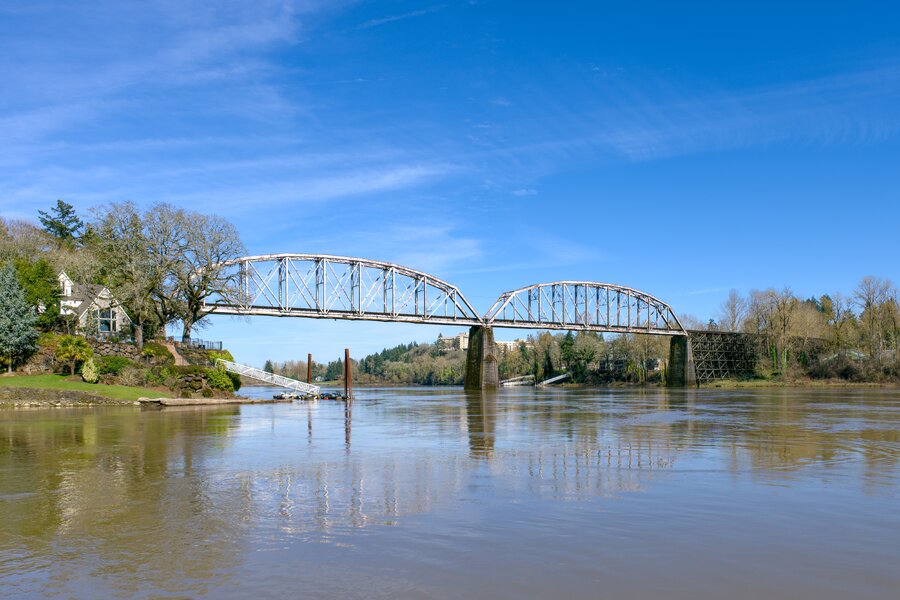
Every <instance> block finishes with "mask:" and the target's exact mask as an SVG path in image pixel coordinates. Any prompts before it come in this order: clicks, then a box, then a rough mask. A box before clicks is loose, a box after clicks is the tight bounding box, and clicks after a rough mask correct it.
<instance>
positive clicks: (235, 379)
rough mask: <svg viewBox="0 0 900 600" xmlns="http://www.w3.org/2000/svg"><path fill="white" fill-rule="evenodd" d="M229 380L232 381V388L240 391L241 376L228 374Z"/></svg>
mask: <svg viewBox="0 0 900 600" xmlns="http://www.w3.org/2000/svg"><path fill="white" fill-rule="evenodd" d="M227 375H228V378H229V379H230V380H231V387H232V388H234V391H235V392H236V391H238V390H239V389H241V376H240V375H238V374H237V373H230V372H228V373H227Z"/></svg>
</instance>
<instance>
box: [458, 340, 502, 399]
mask: <svg viewBox="0 0 900 600" xmlns="http://www.w3.org/2000/svg"><path fill="white" fill-rule="evenodd" d="M499 386H500V370H499V366H498V364H497V348H496V346H495V345H494V330H493V329H492V328H491V327H482V326H481V325H475V326H474V327H471V328H469V349H468V350H467V353H466V380H465V389H467V390H495V389H497V388H498V387H499Z"/></svg>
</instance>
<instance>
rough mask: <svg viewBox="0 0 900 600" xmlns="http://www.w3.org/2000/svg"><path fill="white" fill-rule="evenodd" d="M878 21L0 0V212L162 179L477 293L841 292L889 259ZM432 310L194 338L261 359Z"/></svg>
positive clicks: (892, 54)
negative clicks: (540, 286) (556, 288)
mask: <svg viewBox="0 0 900 600" xmlns="http://www.w3.org/2000/svg"><path fill="white" fill-rule="evenodd" d="M560 4H563V6H560ZM898 31H900V9H897V8H896V7H895V5H893V4H892V3H887V2H885V3H874V2H872V3H866V2H864V3H859V2H857V3H841V4H838V3H824V4H823V3H800V2H797V3H752V4H748V5H747V6H743V7H739V8H738V7H734V6H733V5H732V4H729V3H720V2H719V3H692V4H691V6H690V7H685V6H683V5H680V4H678V3H662V2H660V3H647V2H640V3H598V2H583V3H576V2H572V3H549V2H522V1H519V2H503V1H495V2H491V1H484V2H475V1H472V2H445V3H427V2H426V3H416V2H349V1H348V2H339V1H333V2H290V1H286V0H279V1H277V2H270V1H267V0H257V1H254V2H245V1H228V0H216V1H208V2H206V1H204V2H192V1H189V0H178V1H176V0H171V1H170V0H157V1H146V2H120V1H115V2H113V1H109V2H102V1H98V2H72V1H67V2H49V1H42V0H30V1H29V2H20V1H6V0H0V76H2V80H3V82H4V84H3V86H0V140H2V144H0V212H2V214H3V216H5V217H9V218H24V219H29V220H35V219H36V212H37V210H38V209H40V208H46V207H48V206H49V205H51V204H52V203H53V202H55V200H56V199H57V198H62V199H65V200H66V201H68V202H70V203H72V204H73V205H75V206H76V207H77V208H78V209H79V210H82V211H85V212H86V211H87V209H88V208H90V207H92V206H96V205H99V204H102V203H105V202H110V201H122V200H133V201H135V202H137V203H139V204H141V205H146V204H150V203H153V202H157V201H166V202H171V203H173V204H177V205H181V206H185V207H189V208H192V209H194V210H198V211H202V212H215V213H218V214H221V215H222V216H224V217H226V218H228V219H230V220H231V221H232V222H234V223H235V224H236V225H237V226H238V228H239V230H240V232H241V234H242V237H243V239H244V241H245V243H246V245H247V247H248V249H249V251H250V252H251V253H254V254H255V253H274V252H323V253H332V254H347V255H359V256H365V257H370V258H376V259H384V260H388V261H392V262H397V263H401V264H405V265H408V266H410V267H414V268H418V269H421V270H425V271H428V272H431V273H433V274H435V275H436V276H438V277H441V278H443V279H446V280H449V281H451V282H453V283H455V284H457V285H458V286H459V287H460V288H461V289H462V290H463V291H464V293H466V295H467V296H468V297H469V299H470V301H472V303H473V304H475V305H476V308H478V309H479V310H486V309H487V308H488V307H489V306H490V305H491V303H492V302H493V300H494V299H495V298H496V297H497V296H498V295H499V294H500V293H501V292H502V291H505V290H508V289H512V288H516V287H520V286H523V285H527V284H530V283H536V282H540V281H552V280H557V279H564V278H570V279H587V280H600V281H610V282H615V283H621V284H625V285H630V286H632V287H636V288H639V289H643V290H646V291H648V292H650V293H652V294H654V295H656V296H657V297H659V298H662V299H664V300H666V301H668V302H669V303H670V304H671V305H672V306H673V307H674V308H675V310H676V311H677V312H679V313H682V314H683V313H689V314H692V315H695V316H697V317H700V318H703V319H706V318H709V317H711V316H715V313H716V311H717V307H718V305H719V304H720V303H721V301H722V300H723V298H724V297H725V296H726V295H727V291H728V290H729V289H730V288H736V289H738V290H740V291H742V292H747V291H748V290H750V289H752V288H764V287H769V286H775V287H782V286H785V285H787V286H790V287H791V288H792V289H793V290H794V291H795V292H796V293H798V294H800V295H803V296H807V295H812V294H820V293H824V292H833V291H838V290H840V291H844V292H849V291H851V290H852V288H853V287H854V286H855V285H856V283H857V281H858V280H859V279H860V278H861V277H862V276H864V275H867V274H875V275H879V276H882V277H888V278H891V279H893V280H894V281H900V272H898V271H900V268H898V255H900V252H898V242H897V229H898V223H900V219H898V217H900V208H898V201H900V197H898V196H900V194H898V190H900V34H898ZM439 331H442V332H443V333H444V334H445V335H446V334H451V333H454V330H453V329H452V328H448V329H437V328H433V327H427V326H410V325H398V324H367V323H340V322H331V321H316V320H304V319H289V320H288V319H282V320H277V319H254V320H252V321H241V320H234V319H231V318H226V317H215V318H214V319H213V325H212V327H211V328H210V329H208V330H206V331H203V332H202V333H201V335H203V336H204V337H208V338H211V339H223V340H224V341H225V342H226V344H227V345H228V346H229V347H231V348H232V349H233V350H234V351H235V355H236V356H237V358H238V359H239V360H243V361H245V362H249V363H253V364H261V363H262V361H263V360H265V358H267V357H271V358H275V359H279V360H281V359H287V358H300V357H305V355H306V353H307V352H310V351H311V352H313V353H314V355H315V356H316V358H319V359H321V360H326V359H331V358H336V357H337V356H339V355H340V353H341V352H342V349H343V348H344V347H345V346H349V347H350V348H351V349H352V351H353V353H354V355H357V356H361V355H363V354H366V353H368V352H371V351H374V350H379V349H381V348H382V347H384V346H388V345H393V344H395V343H399V342H405V341H410V340H419V341H428V340H431V339H434V337H436V336H437V333H438V332H439ZM515 335H516V333H515V332H512V331H504V332H502V333H501V334H500V337H502V338H508V337H511V336H515Z"/></svg>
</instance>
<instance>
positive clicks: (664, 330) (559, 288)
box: [484, 281, 687, 335]
mask: <svg viewBox="0 0 900 600" xmlns="http://www.w3.org/2000/svg"><path fill="white" fill-rule="evenodd" d="M484 321H485V325H489V326H494V327H524V328H534V329H567V330H576V331H579V330H580V331H596V332H610V333H650V334H659V335H687V333H686V332H685V330H684V327H682V326H681V322H680V321H679V320H678V317H676V316H675V312H674V311H673V310H672V308H671V307H670V306H669V305H668V304H666V303H665V302H663V301H661V300H659V299H657V298H654V297H653V296H651V295H650V294H646V293H644V292H641V291H638V290H635V289H631V288H627V287H623V286H620V285H613V284H609V283H598V282H592V281H554V282H551V283H539V284H536V285H530V286H528V287H524V288H520V289H517V290H512V291H510V292H506V293H505V294H503V295H502V296H500V298H498V299H497V301H496V302H495V303H494V305H493V306H492V307H491V309H490V310H489V311H488V312H487V314H486V315H485V316H484Z"/></svg>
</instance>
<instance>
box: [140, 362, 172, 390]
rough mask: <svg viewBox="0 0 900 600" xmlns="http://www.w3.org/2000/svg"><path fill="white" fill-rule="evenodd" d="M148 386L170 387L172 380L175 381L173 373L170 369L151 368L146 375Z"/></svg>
mask: <svg viewBox="0 0 900 600" xmlns="http://www.w3.org/2000/svg"><path fill="white" fill-rule="evenodd" d="M144 379H145V381H146V382H147V385H165V386H168V381H169V380H170V379H172V380H174V377H173V373H172V371H171V369H169V368H168V367H151V368H150V369H148V370H147V372H146V373H145V375H144Z"/></svg>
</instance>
